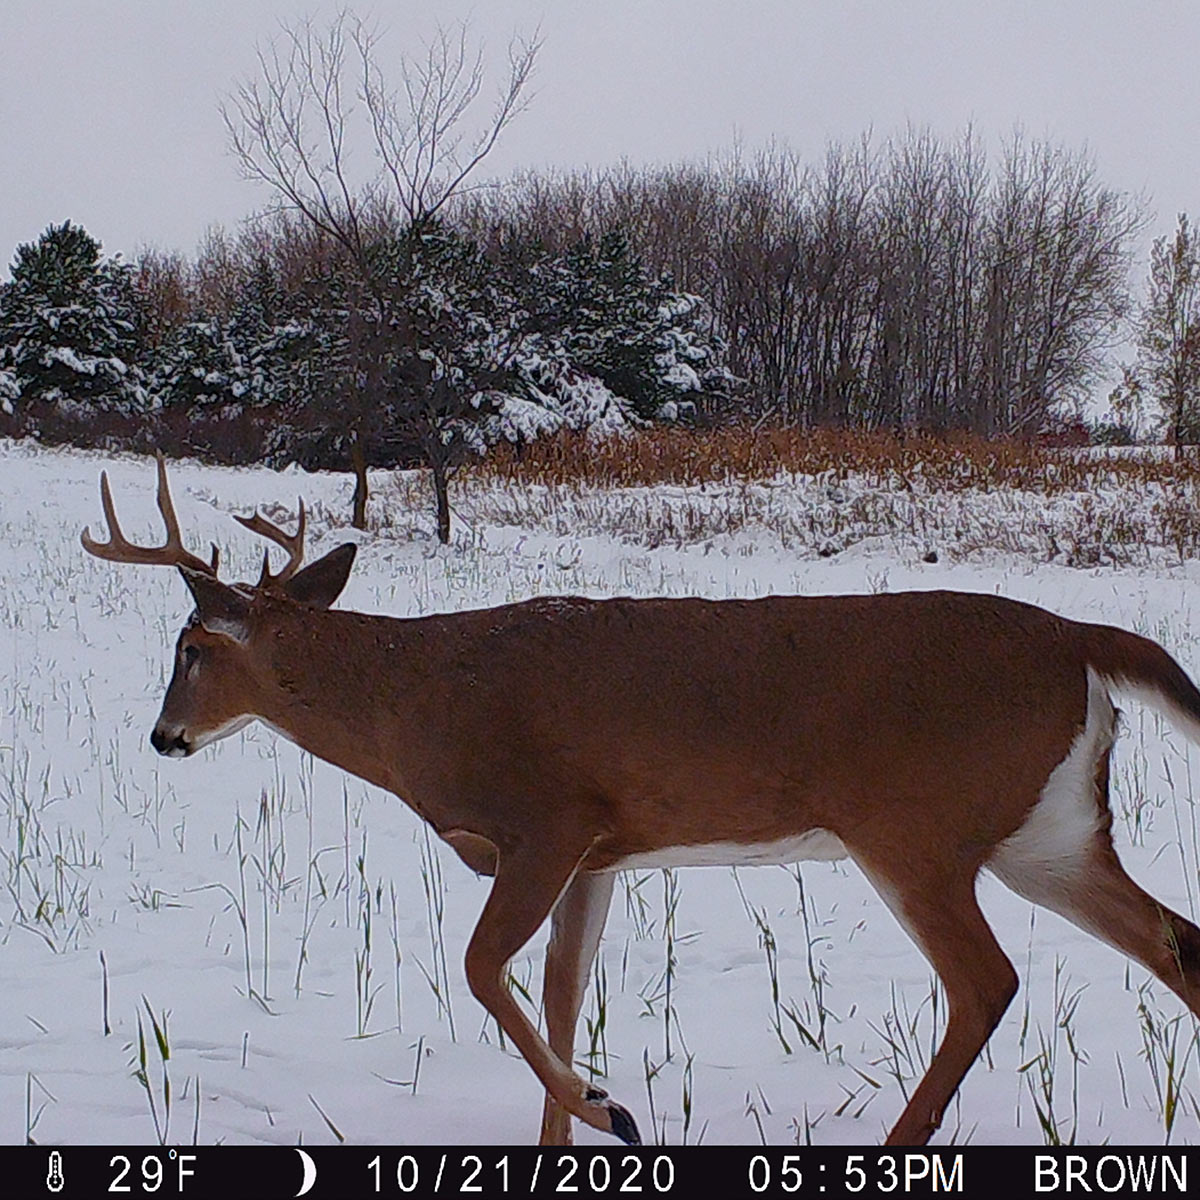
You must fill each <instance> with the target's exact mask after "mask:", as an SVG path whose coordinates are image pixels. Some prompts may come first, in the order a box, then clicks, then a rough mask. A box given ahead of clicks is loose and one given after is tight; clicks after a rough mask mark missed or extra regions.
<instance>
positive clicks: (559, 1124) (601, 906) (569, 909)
mask: <svg viewBox="0 0 1200 1200" xmlns="http://www.w3.org/2000/svg"><path fill="white" fill-rule="evenodd" d="M615 880H616V874H615V873H613V872H606V873H603V874H593V873H591V872H584V871H580V872H579V873H578V874H577V875H576V876H575V878H574V879H573V880H571V882H570V884H569V885H568V886H567V890H566V891H565V892H564V893H563V894H562V897H561V899H560V900H559V902H558V903H557V904H556V905H555V906H554V912H553V914H552V916H551V926H550V941H549V943H548V944H547V946H546V971H545V976H544V979H543V983H542V1008H543V1011H544V1012H545V1014H546V1036H547V1039H548V1041H549V1043H550V1049H551V1050H553V1051H554V1053H555V1054H556V1055H557V1056H558V1057H559V1058H560V1059H562V1061H563V1062H565V1063H568V1064H569V1063H571V1062H572V1061H573V1059H574V1055H575V1026H576V1024H577V1023H578V1021H579V1008H580V1005H581V1004H582V1003H583V994H584V991H585V989H586V987H587V980H588V974H589V973H590V971H591V969H592V961H593V960H594V959H595V957H596V948H597V947H598V946H599V945H600V937H601V935H602V934H603V932H604V922H605V921H606V920H607V919H608V906H609V901H610V900H611V899H612V892H613V883H614V881H615ZM539 1140H540V1144H541V1145H543V1146H569V1145H571V1141H572V1137H571V1114H570V1113H569V1112H568V1111H567V1110H566V1109H565V1108H563V1106H562V1105H561V1104H559V1103H558V1101H557V1100H555V1099H554V1098H553V1097H552V1096H551V1095H550V1094H549V1092H547V1093H546V1105H545V1108H544V1110H543V1112H542V1133H541V1138H540V1139H539Z"/></svg>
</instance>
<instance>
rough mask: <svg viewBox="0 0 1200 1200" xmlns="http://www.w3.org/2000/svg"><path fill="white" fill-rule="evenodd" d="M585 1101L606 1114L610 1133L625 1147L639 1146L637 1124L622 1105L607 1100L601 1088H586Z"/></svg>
mask: <svg viewBox="0 0 1200 1200" xmlns="http://www.w3.org/2000/svg"><path fill="white" fill-rule="evenodd" d="M587 1101H588V1103H589V1104H594V1105H596V1107H597V1108H602V1109H604V1111H605V1112H606V1113H608V1120H609V1126H610V1132H611V1133H612V1134H613V1136H614V1137H618V1138H620V1139H621V1141H623V1142H624V1143H625V1145H627V1146H640V1145H641V1144H642V1136H641V1134H639V1133H638V1127H637V1122H636V1121H634V1119H633V1114H632V1113H631V1112H630V1111H629V1109H627V1108H626V1107H625V1106H624V1105H623V1104H618V1103H617V1102H616V1101H615V1100H610V1099H609V1098H608V1093H607V1092H606V1091H604V1089H603V1088H588V1091H587Z"/></svg>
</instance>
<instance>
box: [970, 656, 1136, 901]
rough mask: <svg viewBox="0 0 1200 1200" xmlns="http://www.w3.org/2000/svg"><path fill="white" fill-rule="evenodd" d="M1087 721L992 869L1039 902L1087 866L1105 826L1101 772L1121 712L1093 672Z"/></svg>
mask: <svg viewBox="0 0 1200 1200" xmlns="http://www.w3.org/2000/svg"><path fill="white" fill-rule="evenodd" d="M1087 684H1088V688H1087V716H1086V719H1085V721H1084V726H1083V729H1081V730H1080V731H1079V734H1078V735H1077V736H1076V738H1075V741H1074V742H1073V743H1072V744H1071V748H1070V750H1069V751H1068V752H1067V756H1066V758H1064V759H1063V760H1062V762H1060V763H1059V764H1058V766H1057V767H1055V768H1054V770H1053V771H1051V772H1050V777H1049V778H1048V779H1047V780H1046V784H1045V786H1044V787H1043V788H1042V794H1041V796H1040V797H1039V798H1038V802H1037V803H1036V804H1035V805H1034V806H1033V808H1032V809H1030V811H1029V815H1028V816H1027V817H1026V818H1025V822H1024V824H1023V825H1022V826H1021V827H1020V828H1019V829H1018V830H1017V831H1016V832H1015V833H1012V834H1010V835H1009V836H1008V837H1007V838H1005V839H1004V841H1002V842H1001V843H1000V844H999V845H998V846H997V847H996V849H995V851H993V853H992V857H991V858H990V859H989V860H988V863H987V866H988V869H989V870H990V871H991V872H992V873H993V874H994V875H996V876H997V878H999V879H1000V880H1001V881H1002V882H1003V883H1005V884H1007V885H1008V886H1009V887H1010V888H1012V889H1013V891H1015V892H1017V893H1019V894H1020V895H1022V896H1025V897H1026V898H1027V899H1030V900H1034V901H1036V902H1038V903H1047V902H1048V900H1049V899H1050V897H1051V895H1054V894H1057V893H1058V890H1059V888H1058V881H1059V880H1061V879H1063V878H1064V877H1071V876H1073V875H1075V874H1076V873H1077V872H1078V871H1079V870H1081V869H1083V867H1084V864H1085V863H1086V862H1087V853H1088V847H1089V846H1090V845H1091V844H1092V842H1093V839H1094V838H1095V836H1096V834H1097V833H1099V832H1100V830H1101V829H1102V828H1103V827H1104V824H1105V818H1106V813H1105V810H1104V808H1103V807H1102V806H1101V803H1100V800H1099V798H1098V797H1097V795H1096V769H1097V767H1098V766H1099V763H1100V760H1101V759H1102V758H1103V757H1104V755H1105V754H1107V753H1108V750H1109V748H1110V747H1111V746H1112V743H1113V734H1114V730H1115V727H1116V709H1115V708H1113V704H1112V701H1111V700H1110V699H1109V696H1108V682H1107V681H1106V680H1104V679H1102V678H1101V677H1100V676H1099V675H1098V674H1097V673H1096V672H1095V671H1093V670H1092V668H1091V667H1088V669H1087Z"/></svg>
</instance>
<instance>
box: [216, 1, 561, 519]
mask: <svg viewBox="0 0 1200 1200" xmlns="http://www.w3.org/2000/svg"><path fill="white" fill-rule="evenodd" d="M540 46H541V41H540V38H539V36H538V35H537V33H536V32H535V34H534V35H533V36H532V37H531V38H528V39H523V38H520V37H514V39H513V40H512V42H511V43H510V44H509V47H508V70H507V74H506V75H505V77H504V79H503V80H502V82H501V83H500V86H499V88H498V90H497V92H496V95H495V99H494V102H493V105H492V108H491V110H490V112H489V113H488V114H487V115H486V116H483V117H480V118H478V119H477V113H478V111H479V108H480V104H479V102H480V99H481V96H482V95H483V92H484V86H485V82H486V76H487V72H486V70H485V59H484V50H483V47H482V45H477V44H473V42H472V39H471V37H470V31H469V27H468V26H467V24H466V23H460V24H458V25H456V26H454V27H453V28H450V29H446V28H443V27H440V26H439V27H438V29H437V30H436V32H435V34H434V36H433V38H432V39H431V40H430V41H429V42H428V43H427V44H426V45H425V46H424V48H423V51H422V52H421V53H420V54H418V55H413V56H409V55H402V56H401V57H400V58H399V60H398V71H399V75H400V86H399V87H398V88H397V89H395V90H392V89H390V88H389V86H388V84H387V81H386V80H385V78H384V74H383V72H382V70H381V69H380V67H379V51H380V34H379V32H378V30H377V29H375V28H374V27H372V26H368V25H367V24H365V23H364V22H363V21H361V20H359V19H357V18H355V17H353V16H352V15H351V14H349V13H348V12H345V11H343V12H342V13H340V14H339V15H338V16H337V17H335V18H334V20H333V21H332V23H331V24H330V25H329V27H328V29H327V30H324V31H320V30H317V29H315V28H314V27H313V24H312V22H311V21H301V22H299V23H296V24H294V25H284V26H283V27H282V31H281V36H280V37H279V38H278V39H277V40H276V41H274V42H272V43H270V44H268V45H266V46H261V45H260V46H259V47H258V52H257V53H258V68H259V69H258V76H257V78H255V79H253V80H250V81H247V82H244V83H242V84H241V85H239V86H238V87H237V88H236V89H235V91H234V92H233V93H232V94H231V95H230V96H229V98H228V99H227V101H226V102H225V104H224V105H223V106H222V116H223V117H224V120H225V126H226V129H227V131H228V135H229V145H230V148H231V150H232V152H233V155H234V157H235V159H236V160H237V163H238V166H239V168H240V170H241V172H242V174H243V175H244V176H245V177H246V178H247V179H251V180H257V181H259V182H262V183H265V184H266V185H267V186H268V187H269V188H271V189H272V190H273V191H274V192H275V194H276V198H277V203H278V206H279V207H281V208H284V209H287V210H290V211H292V212H296V213H299V214H300V215H301V216H302V217H303V218H304V220H305V221H307V222H308V223H310V224H311V226H312V227H313V228H314V229H316V230H318V231H320V232H321V233H322V234H324V235H325V236H327V237H329V238H331V239H332V240H333V241H334V242H335V243H336V244H337V245H339V246H340V247H341V248H342V250H343V251H344V252H345V253H346V255H347V260H348V263H349V264H350V267H351V268H352V272H353V275H354V288H353V289H352V291H353V295H352V297H351V301H352V303H351V305H350V307H351V308H353V307H357V306H363V305H365V306H368V307H370V308H372V309H373V311H372V312H371V314H370V318H369V319H370V321H371V323H372V325H373V327H374V328H376V329H383V330H386V329H394V330H397V331H400V330H410V329H411V322H410V321H408V320H407V319H406V318H405V315H404V314H403V313H398V312H394V311H392V305H393V303H394V296H395V291H394V289H393V288H392V287H391V286H390V284H389V282H388V281H387V280H384V279H380V278H377V277H376V272H375V266H374V264H375V263H376V262H377V261H378V258H379V256H377V255H374V254H373V253H372V247H373V246H374V245H375V244H376V243H377V242H378V241H379V240H380V238H381V236H383V235H387V234H390V233H394V231H395V227H396V223H397V218H398V217H399V218H402V219H403V220H405V221H406V222H407V223H408V225H409V227H410V228H413V229H415V228H418V227H421V226H424V225H428V224H429V223H431V222H432V221H433V219H434V218H435V217H436V216H437V215H438V214H439V213H440V212H441V210H442V209H443V208H444V207H445V205H446V204H447V202H448V201H449V200H450V199H451V197H453V196H454V195H455V194H456V193H458V192H460V191H462V190H463V189H464V188H466V187H468V186H470V185H469V183H468V180H469V178H470V176H471V175H472V173H473V172H474V171H475V170H476V168H478V167H479V165H480V163H482V162H483V161H484V159H485V158H486V157H487V155H488V154H489V153H490V152H491V151H492V149H493V148H494V147H495V145H496V143H497V141H498V139H499V137H500V135H501V133H502V132H503V131H504V129H505V128H507V126H508V125H509V124H510V123H511V122H512V121H513V119H514V118H515V117H516V116H517V115H518V114H519V113H520V112H521V111H522V110H523V109H524V108H525V106H526V105H527V103H528V100H529V83H530V79H531V76H532V74H533V69H534V64H535V62H536V59H537V54H538V50H539V49H540ZM364 144H365V145H366V146H367V147H369V149H370V152H371V154H372V157H373V159H374V160H375V162H376V164H377V165H376V167H375V169H374V171H372V172H371V173H370V174H368V175H367V176H365V177H359V176H356V175H355V173H354V170H353V163H352V153H351V149H352V145H357V146H360V147H361V146H362V145H364ZM438 391H439V394H440V395H442V396H443V398H444V399H445V400H446V403H445V404H436V403H435V404H429V403H422V404H420V405H416V406H410V409H411V411H410V417H411V422H412V424H413V433H414V436H413V438H412V441H413V443H414V444H415V445H419V446H442V445H445V444H446V437H445V428H444V426H445V425H446V423H447V422H453V421H458V420H461V419H462V416H463V413H464V405H463V397H461V396H457V395H455V396H450V395H449V394H448V393H447V388H446V386H445V385H443V386H442V387H440V388H439V389H438ZM373 393H374V389H369V388H362V389H359V388H356V387H355V386H354V382H353V380H351V381H350V382H349V385H348V386H347V387H345V388H343V389H342V395H341V396H340V397H339V406H338V409H337V413H338V421H339V423H340V424H341V425H342V426H343V427H344V428H347V430H348V443H349V444H348V450H349V454H350V458H351V462H352V464H353V466H354V470H355V474H356V479H357V486H356V493H355V495H356V501H355V523H356V524H358V523H360V522H361V521H363V520H365V504H366V486H367V476H366V467H367V460H368V449H367V444H366V443H367V441H368V439H369V437H370V436H371V434H372V433H373V432H376V431H377V430H376V426H377V421H376V420H375V413H374V411H373V410H375V409H376V408H377V407H378V400H379V397H378V395H377V394H373ZM429 465H431V466H435V464H434V463H430V464H429ZM438 478H439V479H440V478H441V477H440V476H438ZM436 492H437V499H438V528H439V531H446V533H445V536H448V529H449V519H448V512H444V511H443V507H444V504H445V503H446V501H445V494H444V492H445V489H444V487H442V486H439V487H438V488H437V489H436Z"/></svg>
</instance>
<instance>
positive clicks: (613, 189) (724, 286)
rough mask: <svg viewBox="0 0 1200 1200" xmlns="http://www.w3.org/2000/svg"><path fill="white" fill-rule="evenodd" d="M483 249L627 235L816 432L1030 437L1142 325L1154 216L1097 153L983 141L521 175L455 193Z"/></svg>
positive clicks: (923, 136) (751, 385)
mask: <svg viewBox="0 0 1200 1200" xmlns="http://www.w3.org/2000/svg"><path fill="white" fill-rule="evenodd" d="M454 214H455V219H456V220H458V221H460V222H461V223H462V224H463V226H464V227H465V228H467V229H469V230H470V231H471V232H472V234H473V235H474V236H475V237H477V238H479V239H480V240H481V241H482V242H483V243H484V244H493V243H495V242H496V241H497V240H498V239H501V238H503V237H504V236H505V233H506V231H507V230H511V229H520V230H522V231H523V232H524V233H525V234H526V235H527V236H532V237H536V238H540V239H542V240H543V241H545V242H546V243H547V244H549V245H556V244H559V245H560V244H565V243H569V242H570V241H571V240H572V239H574V238H577V237H579V236H581V235H582V234H583V233H584V232H586V231H588V230H595V229H607V228H613V229H621V230H623V231H624V232H625V233H626V235H627V236H628V237H629V238H630V240H631V242H632V244H633V246H634V247H635V248H636V249H637V251H638V253H639V254H640V255H641V256H642V258H643V261H644V262H645V263H646V265H647V266H648V268H649V269H650V270H651V271H653V272H664V273H666V274H668V275H669V276H670V277H671V278H672V280H673V281H674V283H675V285H676V286H677V287H679V288H681V289H682V290H683V291H687V292H698V293H700V294H702V295H703V296H704V298H705V300H706V302H707V305H708V309H709V311H710V313H711V316H712V322H713V325H712V332H713V333H714V335H715V336H717V337H719V338H720V339H721V340H722V342H723V343H724V344H725V345H726V347H727V357H726V362H727V365H728V367H729V369H730V370H731V371H732V372H733V373H734V374H735V375H737V376H739V377H741V378H743V379H745V380H746V381H747V389H746V396H747V406H748V411H749V412H750V413H751V414H753V415H754V416H756V417H761V416H764V415H767V414H770V415H773V416H775V417H777V418H779V419H780V420H782V421H784V422H787V423H793V424H799V425H802V426H829V425H832V426H862V427H866V428H885V429H893V430H913V429H919V430H924V431H935V432H936V431H947V430H956V429H964V430H970V431H972V432H975V433H979V434H982V435H985V436H992V435H996V434H1010V433H1022V432H1025V433H1029V432H1037V430H1038V429H1039V428H1040V427H1041V426H1043V425H1044V424H1045V422H1046V420H1047V418H1048V416H1049V415H1050V414H1051V413H1052V412H1054V411H1056V410H1061V409H1062V408H1063V407H1064V406H1065V407H1070V406H1073V405H1075V404H1077V403H1078V402H1080V401H1082V400H1083V399H1085V398H1086V397H1087V396H1088V395H1089V393H1090V391H1091V389H1092V388H1093V387H1094V385H1095V383H1096V380H1097V378H1098V377H1099V375H1100V374H1101V371H1102V369H1103V368H1104V366H1105V365H1106V353H1107V351H1108V350H1109V349H1110V348H1111V347H1112V345H1113V343H1114V342H1115V341H1116V340H1118V338H1119V336H1120V335H1121V333H1122V332H1123V322H1124V321H1125V319H1126V318H1127V317H1128V316H1129V315H1130V313H1131V295H1130V288H1129V277H1130V265H1131V254H1132V251H1133V249H1134V246H1135V242H1136V236H1137V234H1138V233H1139V232H1140V230H1141V229H1142V227H1143V223H1144V216H1143V209H1142V206H1141V204H1140V202H1139V201H1138V200H1137V199H1136V198H1134V197H1131V196H1129V195H1127V194H1124V193H1121V192H1118V191H1115V190H1114V189H1112V188H1109V187H1106V186H1104V185H1103V184H1102V183H1101V182H1100V181H1099V179H1098V178H1097V175H1096V171H1095V168H1094V165H1093V164H1092V162H1091V160H1090V159H1089V158H1088V156H1087V155H1085V154H1083V153H1078V152H1073V151H1070V150H1066V149H1063V148H1062V147H1058V146H1054V145H1051V144H1049V143H1046V142H1042V141H1037V140H1032V139H1028V138H1024V137H1020V136H1017V137H1014V138H1013V139H1012V140H1011V141H1010V142H1009V143H1008V145H1007V146H1006V147H1005V148H1004V150H1003V152H1002V154H1001V155H1000V156H999V159H998V161H997V162H995V163H994V164H993V163H989V162H988V160H987V157H986V155H985V154H984V151H983V149H982V148H981V146H980V144H979V141H978V139H977V138H976V137H975V136H974V135H973V134H971V133H970V132H968V133H966V134H964V135H962V136H961V137H960V138H958V139H957V140H955V141H953V142H945V141H942V140H939V139H938V138H937V137H935V136H934V135H933V134H931V133H928V132H924V131H910V132H909V133H908V134H906V135H905V136H903V137H900V138H898V139H894V140H891V141H888V142H885V143H883V144H882V145H878V146H876V145H873V144H872V143H871V142H870V140H869V139H864V140H863V141H862V142H861V143H859V144H858V145H853V146H834V147H832V148H831V149H830V150H829V151H828V153H827V155H826V157H825V160H824V162H822V163H820V164H818V165H813V164H808V163H805V162H804V161H802V160H801V159H800V158H799V156H798V155H796V154H795V153H794V152H792V151H790V150H787V149H784V148H780V147H773V148H770V149H767V150H764V151H763V152H761V153H759V154H757V155H755V156H753V157H749V158H745V157H741V156H737V155H734V156H729V157H727V158H725V159H722V160H718V161H713V162H708V163H703V164H685V165H679V166H671V167H663V168H643V169H637V168H631V167H623V168H617V169H611V170H607V171H601V172H575V173H568V174H561V175H547V174H545V173H527V174H525V175H523V176H520V177H518V178H517V179H515V180H514V181H512V182H511V183H510V184H508V185H507V186H505V187H502V188H496V189H491V190H482V191H475V192H472V193H470V194H469V196H466V197H460V198H459V199H458V202H457V204H456V207H455V208H454Z"/></svg>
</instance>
